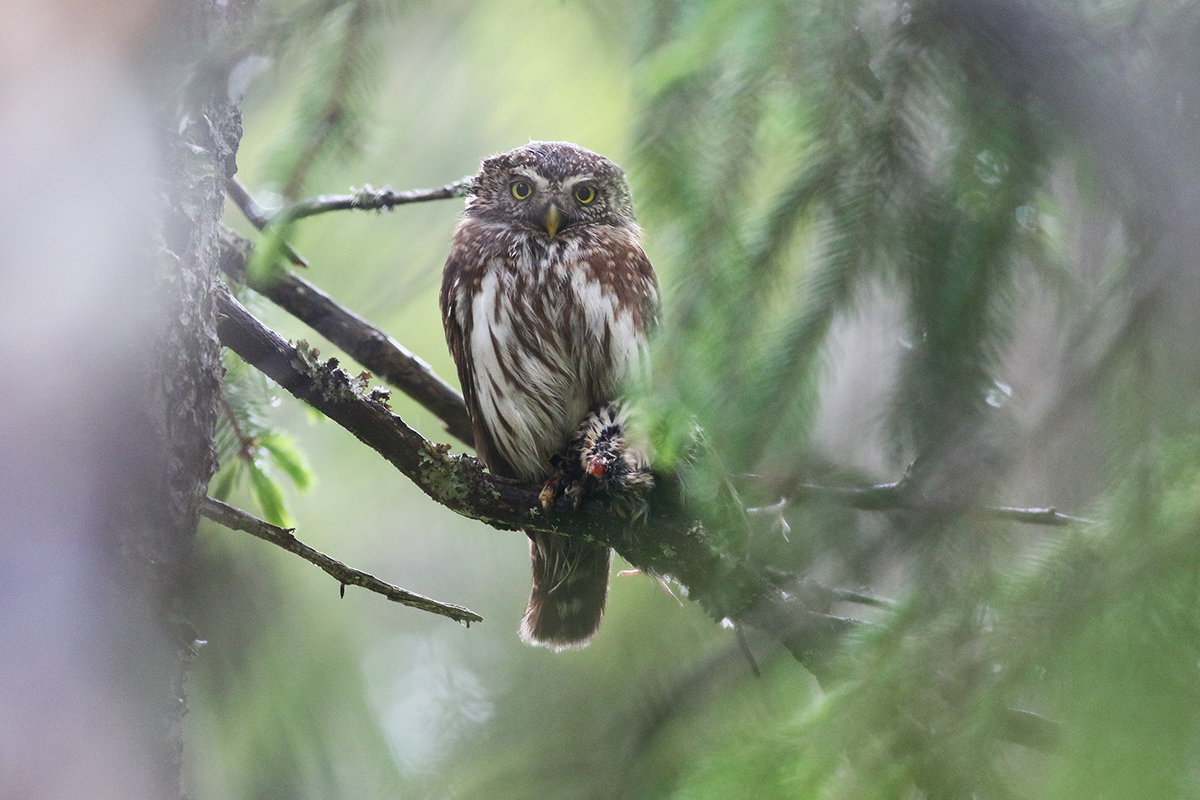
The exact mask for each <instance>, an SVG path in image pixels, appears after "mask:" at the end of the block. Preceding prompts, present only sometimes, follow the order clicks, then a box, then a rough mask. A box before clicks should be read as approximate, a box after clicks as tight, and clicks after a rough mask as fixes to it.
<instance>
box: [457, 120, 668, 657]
mask: <svg viewBox="0 0 1200 800" xmlns="http://www.w3.org/2000/svg"><path fill="white" fill-rule="evenodd" d="M440 300H441V309H442V322H443V324H444V326H445V330H446V341H447V343H448V344H449V347H450V352H451V354H452V355H453V356H454V362H455V365H456V367H457V369H458V377H459V381H460V383H461V385H462V389H463V397H464V398H465V400H466V403H467V410H468V412H469V413H470V416H471V423H472V428H473V432H474V436H475V450H476V452H477V454H478V455H479V457H480V459H482V460H483V462H484V464H486V465H487V467H488V469H489V470H491V471H492V472H493V473H495V474H497V475H501V476H504V477H508V478H515V479H517V480H521V481H526V482H543V483H544V484H545V486H546V489H545V490H544V491H543V493H542V496H543V500H547V499H553V493H554V487H555V486H556V483H557V482H558V481H559V480H560V479H561V474H560V473H559V471H558V468H557V467H556V466H555V465H556V464H561V463H562V461H563V459H564V458H567V459H568V460H569V459H571V458H572V457H573V458H575V459H578V458H580V457H582V458H583V459H584V461H583V462H581V464H582V469H583V470H584V471H585V472H586V474H589V475H592V476H596V477H600V476H604V475H605V474H608V475H615V474H624V469H625V466H626V465H627V463H631V464H634V465H635V467H634V468H635V470H637V471H644V464H643V463H642V462H643V459H641V458H640V457H635V456H630V455H628V454H625V455H622V457H621V461H620V466H621V468H622V470H621V471H617V472H614V471H613V470H612V469H609V468H607V465H608V464H609V463H610V462H611V463H617V461H616V460H615V459H613V458H611V457H608V456H606V457H605V458H604V459H602V460H595V459H594V457H593V456H592V455H583V456H580V454H579V453H576V454H575V455H574V456H564V453H565V451H566V449H567V446H568V444H569V443H570V442H571V441H572V440H573V438H577V437H578V436H580V435H583V434H582V433H581V431H586V430H587V429H588V428H589V427H594V426H595V425H596V424H597V422H596V420H598V419H599V418H600V417H598V416H597V415H603V414H604V413H607V412H605V411H604V410H603V409H604V408H605V407H606V406H608V405H609V404H610V403H611V402H612V401H614V400H615V399H616V398H618V396H619V395H620V393H621V389H622V384H623V383H624V382H625V381H626V380H627V379H629V378H630V377H632V376H634V375H638V374H641V373H644V371H645V370H646V369H647V368H648V359H647V335H648V334H649V332H650V330H651V329H652V328H653V326H654V325H655V322H656V320H657V317H658V311H659V296H658V281H657V278H656V277H655V274H654V269H653V267H651V265H650V261H649V259H648V258H647V257H646V254H645V252H643V250H642V246H641V230H640V228H638V225H637V222H636V221H635V220H634V216H633V204H632V200H631V197H630V191H629V184H628V182H627V181H626V179H625V174H624V172H623V171H622V170H621V168H620V167H618V166H617V165H616V164H614V163H613V162H612V161H609V160H608V159H607V158H604V157H603V156H600V155H598V154H596V153H593V152H592V151H590V150H586V149H584V148H582V147H579V146H577V145H574V144H570V143H568V142H530V143H529V144H527V145H524V146H522V147H518V148H516V149H515V150H511V151H509V152H507V153H502V154H500V155H497V156H492V157H491V158H488V159H487V160H485V161H484V162H483V165H482V167H481V169H480V170H479V174H478V175H476V176H475V180H474V183H473V185H472V188H471V192H470V194H469V195H468V197H467V202H466V210H465V212H464V213H463V217H462V220H461V222H460V223H459V225H458V227H457V229H456V230H455V232H454V240H453V244H452V246H451V250H450V255H449V258H448V259H447V261H446V269H445V273H444V276H443V279H442V290H441V298H440ZM588 420H591V421H588ZM647 474H648V473H647ZM639 480H641V478H640V476H639ZM643 483H644V481H643ZM530 556H531V561H532V566H533V588H532V591H531V592H530V597H529V605H528V607H527V608H526V611H525V617H524V619H523V620H522V622H521V638H522V639H523V640H524V641H526V642H528V643H530V644H534V645H540V646H543V647H548V648H550V649H552V650H563V649H566V648H574V647H583V646H584V645H586V644H587V643H588V641H589V640H590V639H591V637H592V635H593V634H594V633H595V632H596V629H597V628H598V627H599V625H600V618H601V616H602V615H603V613H604V602H605V597H606V595H607V594H608V572H609V564H610V561H611V557H612V554H611V551H610V550H609V549H608V548H607V547H605V546H603V545H598V544H593V543H589V542H578V541H571V540H568V539H567V538H565V537H562V536H557V535H552V534H540V533H535V534H530Z"/></svg>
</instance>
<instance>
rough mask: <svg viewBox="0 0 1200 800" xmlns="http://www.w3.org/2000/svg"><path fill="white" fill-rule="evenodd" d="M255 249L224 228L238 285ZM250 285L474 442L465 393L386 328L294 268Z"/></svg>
mask: <svg viewBox="0 0 1200 800" xmlns="http://www.w3.org/2000/svg"><path fill="white" fill-rule="evenodd" d="M253 247H254V245H253V244H252V243H251V242H250V241H249V240H248V239H246V238H245V237H242V236H240V235H238V234H237V233H235V232H234V231H233V230H231V229H229V228H222V230H221V269H222V271H224V272H225V274H226V275H229V276H230V277H231V278H233V279H235V280H238V281H246V280H247V272H246V265H247V264H248V263H249V259H250V253H251V251H252V250H253ZM250 287H251V288H252V289H254V290H255V291H257V292H260V293H261V294H263V295H264V296H266V297H268V298H269V299H271V300H272V301H273V302H274V303H275V304H276V305H278V306H279V307H280V308H282V309H284V310H285V311H287V312H289V313H290V314H292V315H293V316H295V317H296V318H297V319H299V320H301V321H303V322H305V323H307V324H308V325H309V327H311V328H312V329H313V330H315V331H317V332H318V333H320V334H321V335H322V336H324V337H325V338H326V339H328V340H329V341H331V342H333V343H334V344H335V345H337V346H338V347H340V348H341V349H342V350H343V351H344V352H345V353H347V354H348V355H349V356H350V357H351V358H353V359H354V360H355V361H357V362H358V363H359V364H362V365H363V367H365V368H366V369H368V370H370V371H371V372H372V373H373V374H375V375H377V376H378V377H379V378H381V379H382V380H384V381H387V383H389V384H391V385H392V386H394V387H396V388H397V389H399V390H400V391H402V392H404V393H405V394H406V395H408V396H409V397H411V398H412V399H413V400H415V401H417V402H418V403H419V404H421V405H422V406H423V407H425V408H426V409H427V410H428V411H429V412H430V413H432V414H433V415H434V416H436V417H437V418H438V419H440V420H441V421H442V422H443V424H445V426H446V431H447V432H448V433H450V435H451V436H454V437H455V438H456V439H458V440H460V441H462V442H464V443H466V444H473V443H474V435H473V434H472V433H471V420H470V417H468V416H467V407H466V404H465V403H464V402H463V398H462V395H461V394H459V393H458V390H456V389H455V388H454V387H453V386H451V385H450V384H448V383H446V381H444V380H442V379H441V377H439V376H438V374H437V373H435V372H434V371H433V369H432V368H430V366H429V365H428V364H426V363H425V362H424V361H422V360H421V359H420V358H418V357H417V356H416V355H414V354H413V353H410V352H409V351H408V350H406V349H405V348H404V347H402V346H401V345H400V343H399V342H397V341H396V340H395V339H393V338H392V337H391V336H388V335H387V333H385V332H384V331H383V330H382V329H380V328H378V327H376V326H375V325H372V324H371V323H370V322H368V321H367V320H365V319H363V318H362V317H360V316H358V315H357V314H355V313H354V312H353V311H350V310H349V309H347V308H345V307H344V306H342V305H340V304H339V303H338V302H337V301H336V300H334V299H333V298H332V297H330V296H329V295H327V294H325V293H324V292H322V291H321V290H320V289H318V288H317V287H316V286H314V285H312V284H311V283H309V282H308V281H306V280H304V279H303V278H301V277H300V276H299V275H297V274H296V273H294V272H291V271H290V270H275V271H274V276H273V278H272V280H270V281H269V282H252V283H250Z"/></svg>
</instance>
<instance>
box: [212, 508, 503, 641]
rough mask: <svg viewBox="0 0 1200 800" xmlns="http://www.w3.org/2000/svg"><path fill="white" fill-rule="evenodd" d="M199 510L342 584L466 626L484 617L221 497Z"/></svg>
mask: <svg viewBox="0 0 1200 800" xmlns="http://www.w3.org/2000/svg"><path fill="white" fill-rule="evenodd" d="M200 513H201V514H203V515H204V516H205V517H208V518H209V519H211V520H212V521H213V522H216V523H219V524H221V525H224V526H225V527H226V528H230V529H232V530H235V531H245V532H246V533H249V534H251V535H252V536H257V537H258V538H259V539H262V540H263V541H265V542H270V543H271V544H273V545H276V546H278V547H282V548H283V549H284V550H287V551H288V552H289V553H295V554H296V555H298V556H300V557H301V558H303V559H304V560H305V561H308V562H309V563H311V564H315V565H317V566H318V567H320V568H321V569H323V570H324V571H325V572H327V573H328V574H329V575H331V576H333V578H334V579H335V580H337V581H338V582H339V583H340V584H341V585H342V586H343V587H345V586H360V587H362V588H363V589H366V590H368V591H371V592H375V593H376V594H381V595H383V596H384V597H386V598H387V599H388V600H391V601H392V602H395V603H400V604H401V605H406V606H409V607H410V608H417V609H420V610H421V611H428V612H429V613H431V614H439V615H441V616H443V617H449V618H450V619H452V620H454V621H455V622H461V623H463V624H464V625H467V626H468V627H470V624H471V623H472V622H483V617H481V616H479V615H478V614H476V613H475V612H474V611H471V610H470V609H469V608H463V607H462V606H456V605H453V604H451V603H440V602H438V601H437V600H431V599H430V598H428V597H425V596H423V595H419V594H416V593H415V592H410V591H408V590H407V589H401V588H400V587H399V586H393V585H392V584H390V583H387V582H386V581H381V580H380V579H379V578H376V577H375V576H374V575H371V574H370V573H367V572H363V571H362V570H357V569H354V568H353V567H349V566H346V565H345V564H343V563H342V562H340V561H338V560H337V559H334V558H331V557H329V556H327V555H325V554H324V553H322V552H320V551H319V550H314V549H313V548H311V547H309V546H308V545H306V544H304V542H301V541H300V540H299V539H297V538H296V537H295V536H294V535H293V529H292V528H280V527H279V526H277V525H272V524H271V523H269V522H264V521H263V520H261V519H258V518H257V517H255V516H252V515H250V514H247V513H246V512H245V511H242V510H241V509H240V508H235V507H234V506H231V505H229V504H228V503H222V502H221V501H220V500H216V499H214V498H212V497H205V498H204V499H203V500H202V501H201V504H200Z"/></svg>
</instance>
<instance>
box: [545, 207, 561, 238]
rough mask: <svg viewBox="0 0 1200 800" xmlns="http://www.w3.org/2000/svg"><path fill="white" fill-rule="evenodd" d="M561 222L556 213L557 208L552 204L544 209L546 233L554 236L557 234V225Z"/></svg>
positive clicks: (559, 216) (559, 215)
mask: <svg viewBox="0 0 1200 800" xmlns="http://www.w3.org/2000/svg"><path fill="white" fill-rule="evenodd" d="M560 222H562V215H561V214H559V213H558V206H556V205H554V203H551V204H550V207H549V208H547V209H546V233H548V234H550V235H551V236H554V234H556V233H558V224H559V223H560Z"/></svg>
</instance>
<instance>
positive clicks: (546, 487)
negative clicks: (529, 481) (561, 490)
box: [538, 475, 562, 511]
mask: <svg viewBox="0 0 1200 800" xmlns="http://www.w3.org/2000/svg"><path fill="white" fill-rule="evenodd" d="M561 482H562V478H561V477H559V476H557V475H556V476H554V477H553V478H551V479H550V480H548V481H546V482H545V483H543V484H542V490H541V491H540V492H538V503H540V504H541V506H542V511H549V510H550V509H551V508H553V507H554V500H555V498H557V497H558V485H559V483H561Z"/></svg>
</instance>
